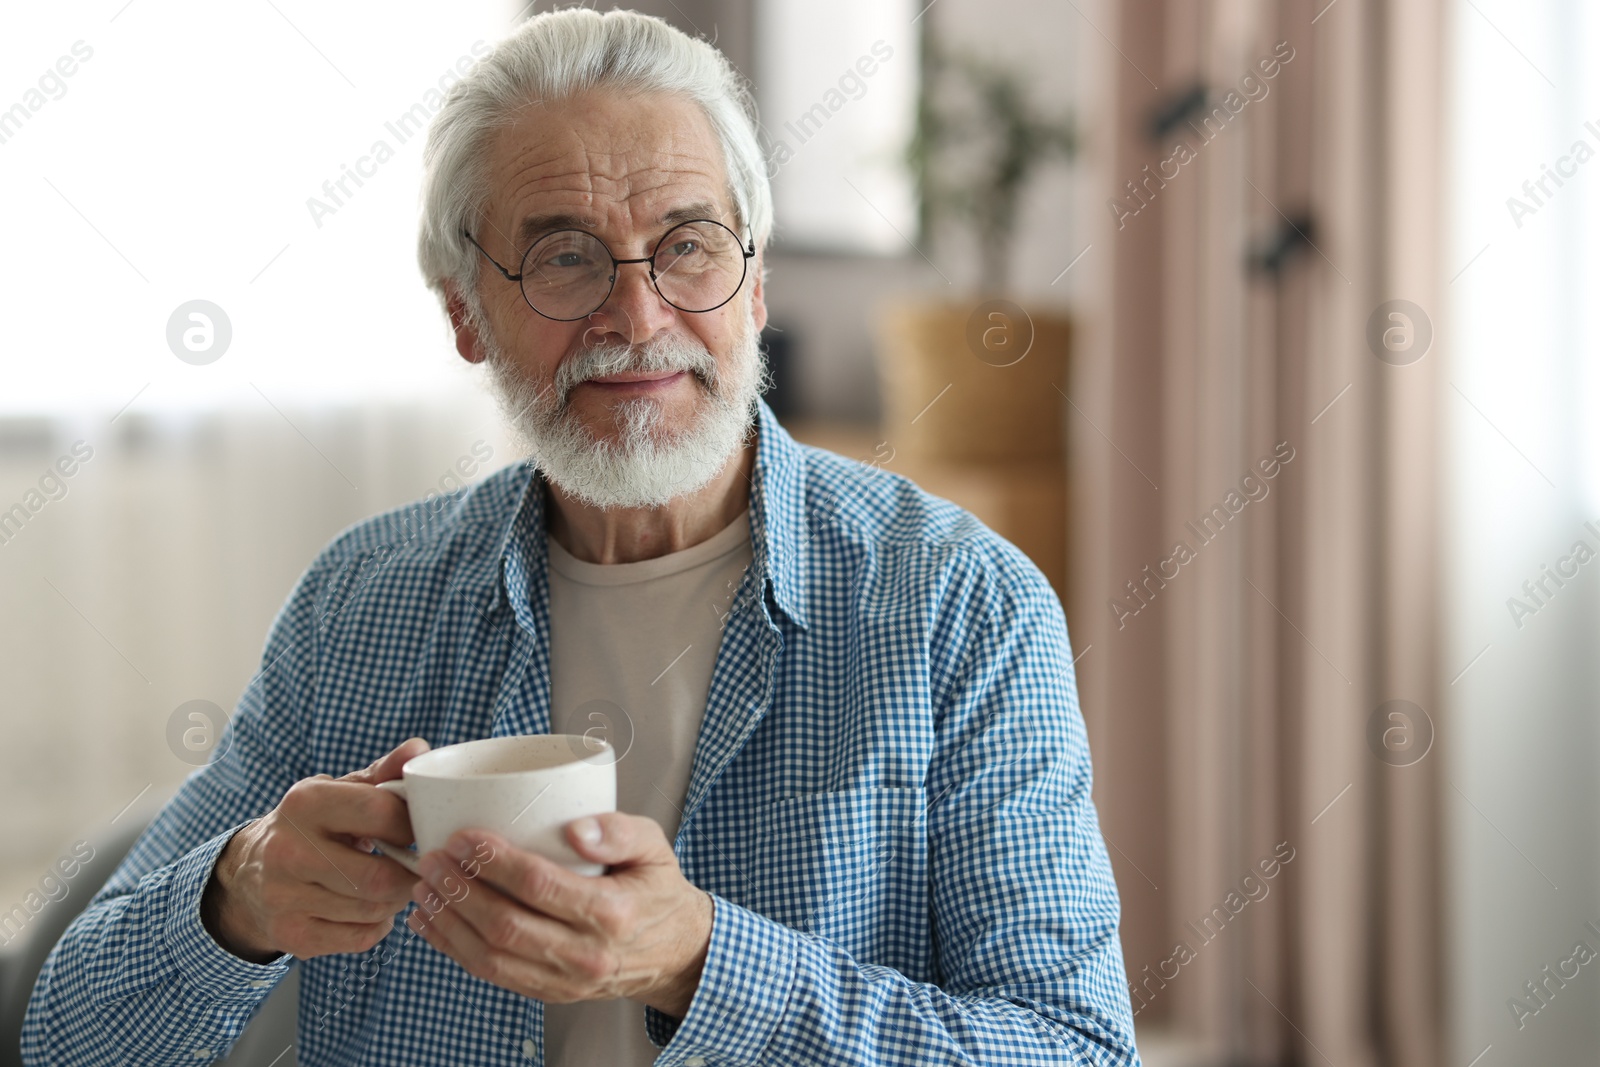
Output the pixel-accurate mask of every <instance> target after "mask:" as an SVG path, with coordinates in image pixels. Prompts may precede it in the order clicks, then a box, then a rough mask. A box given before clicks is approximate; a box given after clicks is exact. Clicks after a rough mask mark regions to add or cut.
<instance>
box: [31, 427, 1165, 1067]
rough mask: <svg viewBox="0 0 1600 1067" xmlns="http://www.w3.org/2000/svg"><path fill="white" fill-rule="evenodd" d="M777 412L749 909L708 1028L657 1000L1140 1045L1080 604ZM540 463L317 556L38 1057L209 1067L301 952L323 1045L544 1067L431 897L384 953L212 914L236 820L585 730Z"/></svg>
mask: <svg viewBox="0 0 1600 1067" xmlns="http://www.w3.org/2000/svg"><path fill="white" fill-rule="evenodd" d="M757 407H758V413H757V418H758V425H759V437H758V442H757V455H756V462H755V468H754V474H753V477H752V481H751V493H750V520H751V521H750V526H751V536H752V548H753V563H752V565H751V566H750V567H749V568H748V569H747V570H746V571H745V574H744V578H743V579H742V584H741V585H740V586H739V588H738V590H737V591H736V593H735V596H734V599H733V608H732V610H731V611H730V612H729V613H728V614H727V615H726V616H725V621H724V624H723V631H722V648H721V651H720V653H719V656H718V658H717V661H716V667H715V672H714V675H713V677H712V682H711V689H710V694H709V696H708V698H707V705H706V710H705V717H704V721H703V723H702V726H701V729H700V735H699V741H698V744H697V747H696V749H695V753H694V762H693V766H692V770H691V775H690V780H689V787H688V795H687V799H686V801H685V803H684V806H683V818H682V822H681V825H680V828H679V830H678V834H677V837H676V840H674V842H673V848H674V850H675V851H676V853H677V856H678V860H679V863H680V865H681V867H682V869H683V872H684V875H685V876H686V877H687V878H688V879H689V880H690V881H691V882H693V883H694V884H695V885H697V886H699V887H701V888H703V889H705V890H707V891H708V892H709V893H710V894H711V896H712V901H713V905H714V908H715V912H714V920H713V929H712V934H711V941H710V946H709V949H708V951H707V955H706V959H705V966H704V971H703V973H702V974H701V977H700V984H699V988H698V990H697V991H696V993H695V995H694V999H693V1001H692V1003H691V1005H690V1007H689V1009H688V1012H687V1013H686V1014H685V1015H684V1017H683V1018H682V1019H678V1018H674V1017H671V1016H668V1015H666V1014H664V1013H662V1012H660V1011H658V1010H656V1009H655V1008H651V1007H642V1008H641V1010H642V1012H643V1014H644V1022H645V1025H646V1029H647V1032H648V1034H649V1036H650V1039H651V1041H652V1042H653V1043H654V1044H655V1045H657V1046H658V1047H659V1048H660V1049H661V1054H660V1057H659V1058H658V1059H657V1061H656V1062H657V1063H658V1064H665V1065H674V1067H675V1065H679V1064H683V1065H686V1067H698V1065H701V1064H704V1065H707V1067H713V1065H723V1064H755V1063H761V1064H777V1065H784V1067H787V1065H811V1064H818V1065H821V1064H828V1065H833V1064H861V1065H866V1064H905V1065H913V1064H915V1065H918V1067H922V1065H926V1064H957V1063H959V1064H981V1065H983V1067H999V1065H1002V1064H1030V1065H1031V1064H1098V1065H1104V1067H1109V1065H1112V1064H1137V1063H1138V1062H1139V1061H1138V1057H1137V1055H1136V1053H1135V1052H1134V1043H1133V1019H1132V1014H1131V1009H1130V1005H1129V999H1128V993H1127V988H1126V985H1125V981H1126V979H1125V976H1124V971H1123V961H1122V952H1121V948H1120V946H1119V943H1118V937H1117V919H1118V907H1119V906H1118V900H1117V890H1116V885H1115V883H1114V882H1113V880H1112V875H1111V866H1110V863H1109V862H1108V860H1107V857H1106V851H1105V846H1104V843H1103V841H1102V838H1101V835H1100V830H1099V825H1098V822H1097V818H1096V814H1095V808H1094V804H1093V801H1092V800H1091V798H1090V763H1089V749H1088V743H1087V738H1086V735H1085V732H1084V725H1083V719H1082V716H1081V714H1080V712H1079V710H1078V699H1077V686H1076V682H1075V679H1074V674H1073V667H1072V654H1071V651H1070V647H1069V644H1068V639H1067V628H1066V619H1065V617H1064V615H1063V613H1062V610H1061V602H1060V600H1059V599H1058V598H1057V597H1056V595H1055V593H1054V591H1053V590H1052V589H1051V587H1050V586H1049V584H1048V583H1047V582H1046V580H1045V579H1044V577H1043V575H1041V573H1040V572H1039V570H1038V568H1037V567H1036V566H1034V564H1033V563H1032V562H1030V561H1029V560H1028V559H1027V557H1025V556H1024V555H1023V554H1022V553H1021V552H1020V551H1019V550H1018V549H1017V548H1016V547H1015V546H1013V545H1012V544H1010V543H1009V542H1007V541H1005V540H1003V539H1002V538H1000V537H999V536H997V535H996V534H995V533H994V532H993V531H991V530H990V529H988V528H987V527H985V526H983V525H982V524H981V523H979V522H978V521H977V520H976V519H974V518H973V517H972V516H971V515H970V514H969V513H967V512H965V511H963V510H962V509H960V508H958V507H956V506H955V505H953V504H951V503H949V502H948V501H944V500H941V499H939V498H937V497H933V496H930V495H929V494H927V493H926V492H924V491H922V490H921V489H919V488H918V487H917V486H916V485H914V484H913V483H912V482H910V481H908V480H907V479H905V478H903V477H901V476H899V475H897V474H893V473H889V472H886V471H882V470H879V469H875V468H872V467H868V466H865V465H863V464H861V463H858V462H854V461H851V460H848V459H845V458H843V457H840V456H838V455H835V454H833V453H830V452H826V451H823V450H820V449H816V448H812V447H810V446H806V445H801V444H798V443H797V442H795V441H794V440H793V439H792V438H791V437H790V436H789V435H788V434H787V433H786V432H785V431H784V430H783V428H782V427H780V426H779V425H778V423H777V421H776V419H775V418H774V416H773V414H772V411H771V409H770V408H769V407H768V406H767V405H766V404H765V403H764V402H760V401H758V402H757ZM539 485H540V478H539V476H538V474H537V472H536V471H535V470H534V469H533V468H532V467H531V465H530V464H528V463H526V462H524V463H519V464H515V465H512V466H508V467H505V468H503V469H501V470H499V471H496V472H494V473H493V474H491V475H489V476H488V477H486V478H484V479H483V480H482V481H480V482H479V483H477V484H476V485H473V486H470V487H467V488H465V489H463V490H459V491H457V492H456V493H453V494H451V495H448V496H443V497H438V496H433V497H431V498H430V499H427V500H424V501H418V502H416V503H413V504H411V505H409V506H407V507H403V508H400V509H397V510H395V511H392V512H388V513H385V514H383V515H379V516H377V517H375V518H372V519H369V520H366V521H364V522H361V523H359V524H357V525H355V526H353V527H351V528H350V529H349V530H346V531H345V532H344V533H342V534H340V535H339V537H338V538H336V539H335V540H334V541H333V543H332V544H331V545H329V547H328V548H327V549H326V550H324V551H323V552H322V554H321V555H320V556H318V557H317V559H316V560H315V561H314V562H313V563H312V564H311V566H310V568H309V569H308V570H307V571H306V572H305V574H304V575H303V576H302V577H301V579H300V581H299V583H298V584H297V585H296V586H295V588H294V590H293V592H292V593H291V594H290V596H289V599H288V601H287V603H285V605H284V606H283V608H282V609H281V611H280V612H279V614H278V616H277V619H276V620H275V621H274V623H273V625H272V629H271V632H270V634H269V635H268V637H267V643H266V649H265V652H264V654H263V656H262V668H261V671H260V672H259V673H258V674H257V675H256V676H255V677H254V678H253V679H252V680H251V681H250V683H249V685H248V687H247V688H246V690H245V692H244V695H243V696H242V698H241V699H240V702H239V706H238V709H237V711H236V713H235V714H234V716H233V718H232V719H231V721H230V723H229V726H228V729H227V730H226V731H225V732H224V734H223V737H222V740H221V742H220V745H219V749H218V752H220V753H222V755H220V756H219V755H216V754H214V755H213V757H212V759H211V762H210V763H208V764H207V765H206V766H205V767H202V768H200V769H198V770H197V771H196V772H194V773H193V774H192V775H190V777H189V778H188V779H187V780H186V781H185V782H184V783H183V786H182V788H181V789H179V791H178V793H177V795H176V796H175V797H174V798H173V799H172V800H171V802H170V803H168V804H167V805H166V807H165V808H164V809H163V810H162V812H161V813H160V815H159V816H158V817H157V818H156V820H155V821H154V823H153V824H152V825H151V826H150V827H149V829H148V830H147V831H146V832H145V833H144V835H143V836H142V837H141V838H140V839H139V841H138V843H137V844H136V845H135V847H134V849H133V851H132V852H131V853H130V854H129V855H128V857H127V858H126V860H125V861H124V862H123V863H122V864H121V866H120V867H118V868H117V870H116V872H115V873H114V874H113V875H112V877H111V879H110V881H109V882H108V883H107V884H106V885H105V887H104V888H102V889H101V890H100V891H99V893H97V894H96V895H95V897H94V899H93V900H92V901H90V903H89V904H88V906H87V907H86V909H85V911H84V912H83V913H82V914H81V915H80V916H79V917H78V918H77V919H76V920H75V921H74V922H73V923H72V925H71V927H70V928H69V929H68V930H67V932H66V934H65V935H64V936H63V938H62V940H61V942H60V943H59V944H58V945H57V946H56V948H55V950H54V951H53V952H52V953H51V955H50V958H49V961H48V962H47V963H46V964H45V967H44V970H43V972H42V973H41V974H40V977H39V981H38V984H37V986H36V987H35V990H34V995H33V1000H32V1003H31V1004H30V1006H29V1009H28V1015H27V1019H26V1023H25V1028H24V1031H23V1038H22V1048H23V1059H24V1061H25V1062H26V1063H29V1064H52V1065H71V1067H90V1065H94V1064H107V1065H110V1064H119V1065H120V1064H138V1065H141V1067H153V1065H157V1064H185V1065H189V1064H194V1063H203V1062H209V1061H210V1060H211V1059H212V1058H214V1057H220V1056H221V1055H223V1054H224V1053H225V1052H226V1051H227V1049H228V1048H229V1047H230V1046H231V1045H232V1043H233V1042H234V1041H235V1039H236V1038H237V1037H238V1035H239V1033H240V1031H241V1030H242V1029H243V1028H244V1026H245V1024H246V1023H247V1022H248V1021H249V1019H250V1016H251V1013H252V1012H253V1011H255V1009H256V1008H257V1007H258V1006H259V1005H260V1004H261V1002H262V1000H263V999H265V998H266V996H267V995H268V993H269V992H270V991H271V989H272V987H273V986H274V985H275V984H276V983H277V982H278V981H279V980H280V979H282V978H283V976H284V975H285V974H286V973H287V972H288V969H289V967H290V966H291V965H292V964H298V966H300V967H301V968H302V974H301V987H300V1005H299V1035H298V1042H297V1045H296V1049H295V1053H296V1056H297V1057H298V1060H299V1062H300V1063H301V1064H302V1065H303V1067H324V1065H328V1067H331V1065H354V1064H363V1065H365V1064H374V1065H376V1064H382V1065H384V1067H398V1065H401V1064H405V1065H418V1064H449V1065H452V1067H464V1065H483V1067H489V1065H495V1067H512V1065H522V1064H527V1063H530V1062H539V1061H540V1060H541V1058H542V1056H541V1053H542V1050H543V1047H544V1045H543V1035H544V1005H543V1004H542V1003H541V1002H540V1001H538V1000H535V999H531V998H529V997H525V996H521V995H519V994H517V993H513V992H510V991H508V990H505V989H501V988H499V987H497V986H494V985H491V984H489V983H488V982H485V981H482V980H480V979H477V978H474V977H472V976H470V975H468V974H467V973H466V972H465V971H464V970H462V969H461V967H460V966H459V965H458V964H456V963H455V962H454V961H453V960H451V959H450V958H449V957H447V956H445V955H444V954H442V953H441V952H439V951H438V950H436V949H435V948H433V947H432V946H431V945H429V944H428V943H427V942H426V941H424V940H423V939H422V938H420V937H417V936H416V935H414V934H413V933H412V932H411V931H410V929H409V928H407V927H406V926H405V925H404V923H403V922H401V921H399V920H397V921H396V923H395V927H394V930H393V931H392V932H391V934H390V935H389V936H388V937H387V938H386V939H385V940H384V941H382V942H380V943H379V944H378V945H377V946H375V947H374V948H373V949H371V950H369V951H368V952H365V953H351V954H340V955H330V956H321V957H318V958H316V959H310V960H303V961H296V960H294V959H293V958H292V957H289V956H283V957H280V959H279V960H277V961H275V962H272V963H267V964H256V963H251V962H248V961H246V960H243V959H240V958H238V957H236V956H234V955H232V954H231V953H229V952H227V951H226V950H224V949H223V948H221V947H220V946H219V945H218V944H217V943H216V942H215V941H214V940H213V939H212V937H211V936H210V934H209V933H208V932H207V931H206V929H205V927H204V926H203V925H202V924H201V921H200V916H199V902H200V896H201V891H202V890H203V889H204V887H205V884H206V882H207V879H208V878H209V876H210V873H211V868H212V865H213V864H214V863H215V861H216V859H217V856H218V854H219V853H220V852H221V850H222V848H223V846H224V845H225V844H226V843H227V841H228V839H229V837H230V836H232V835H233V834H234V833H235V832H236V831H237V830H239V829H240V827H242V826H243V825H245V824H246V823H248V822H249V821H250V820H252V819H254V818H257V817H259V816H261V815H262V814H264V813H265V812H267V811H269V810H270V809H272V808H273V807H274V806H275V805H276V804H277V803H278V801H279V799H280V798H281V797H282V796H283V794H284V792H285V791H286V790H287V789H288V788H289V786H290V785H292V784H293V783H294V782H296V781H297V780H299V779H301V778H306V777H309V776H311V775H315V774H321V773H326V774H330V775H333V776H335V777H337V776H340V775H343V774H346V773H349V772H350V771H354V770H357V769H359V768H361V767H364V766H366V765H367V764H369V763H371V762H372V761H373V760H375V759H376V758H377V757H379V756H381V755H383V754H384V753H385V752H388V751H389V750H390V749H392V748H394V747H395V746H396V745H398V744H399V743H400V742H401V741H404V740H405V739H406V738H408V737H412V736H421V737H424V738H426V739H427V740H428V741H429V742H430V743H431V744H433V745H434V746H435V747H438V746H440V745H447V744H452V743H455V742H458V741H468V740H472V739H474V738H481V737H489V736H494V737H500V736H505V735H517V734H538V733H548V732H549V730H550V708H549V693H550V682H549V672H550V657H549V640H548V625H547V622H548V594H547V586H546V579H545V562H546V540H545V526H544V514H543V507H544V502H543V498H542V494H541V492H540V490H539ZM416 906H417V905H415V904H412V905H408V907H407V913H409V910H410V908H412V907H416Z"/></svg>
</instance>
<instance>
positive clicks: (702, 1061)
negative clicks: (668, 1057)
mask: <svg viewBox="0 0 1600 1067" xmlns="http://www.w3.org/2000/svg"><path fill="white" fill-rule="evenodd" d="M683 1067H706V1058H705V1057H704V1056H690V1057H689V1058H688V1059H686V1060H684V1061H683Z"/></svg>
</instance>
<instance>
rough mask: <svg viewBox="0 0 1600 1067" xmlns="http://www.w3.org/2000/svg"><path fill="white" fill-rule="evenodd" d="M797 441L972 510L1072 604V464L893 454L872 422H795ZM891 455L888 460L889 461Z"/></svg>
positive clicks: (788, 426)
mask: <svg viewBox="0 0 1600 1067" xmlns="http://www.w3.org/2000/svg"><path fill="white" fill-rule="evenodd" d="M784 428H785V429H787V430H788V431H789V433H790V435H791V436H793V437H794V439H795V440H797V441H801V442H803V443H805V444H808V445H815V446H816V447H818V448H825V449H827V450H828V451H830V452H837V453H838V454H839V455H841V456H845V457H846V458H849V459H854V460H858V461H860V462H863V463H870V462H874V461H878V464H879V466H880V467H881V468H882V469H884V470H889V471H894V472H895V473H897V474H903V475H905V476H906V477H907V478H910V479H911V480H912V481H914V482H916V483H917V484H918V485H920V486H921V487H922V488H924V489H926V490H927V491H928V492H930V493H932V494H933V495H934V496H939V497H943V498H944V499H946V500H949V501H951V502H952V503H955V504H958V505H960V506H961V507H963V508H965V509H967V510H968V511H970V512H972V514H973V515H975V516H976V517H977V518H978V520H979V521H980V522H982V523H983V524H984V525H985V526H988V527H989V528H990V529H992V530H994V531H995V532H996V533H998V534H999V535H1000V536H1001V537H1004V538H1005V539H1006V540H1007V541H1010V542H1011V543H1012V544H1014V545H1016V546H1017V547H1018V548H1020V549H1022V551H1023V552H1024V553H1026V554H1027V556H1028V558H1029V559H1031V560H1033V562H1034V563H1035V564H1037V565H1038V567H1039V570H1041V571H1043V572H1044V576H1045V577H1046V578H1048V579H1049V580H1050V584H1051V585H1052V586H1054V587H1055V591H1056V595H1057V596H1058V597H1060V598H1061V601H1062V603H1063V604H1065V603H1066V600H1067V585H1066V578H1067V471H1066V465H1065V464H1064V463H1051V462H1030V463H1003V464H1000V463H960V462H955V461H945V460H928V459H915V460H914V459H910V458H908V457H905V456H901V455H899V454H897V453H891V452H890V449H889V446H888V445H883V447H881V448H880V447H879V445H880V442H882V440H883V438H882V436H881V435H880V433H879V431H878V430H877V429H876V428H875V427H873V426H871V425H853V424H849V423H832V422H816V421H810V420H801V419H792V420H788V421H787V422H786V423H785V425H784ZM885 456H888V457H890V458H889V459H888V460H887V461H883V460H884V457H885Z"/></svg>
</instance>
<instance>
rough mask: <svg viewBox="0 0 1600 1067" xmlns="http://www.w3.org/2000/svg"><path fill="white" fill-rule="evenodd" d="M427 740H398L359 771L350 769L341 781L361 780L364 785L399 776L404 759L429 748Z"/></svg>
mask: <svg viewBox="0 0 1600 1067" xmlns="http://www.w3.org/2000/svg"><path fill="white" fill-rule="evenodd" d="M429 747H430V746H429V745H428V742H427V741H426V740H424V739H423V738H420V737H412V738H408V739H406V740H405V741H402V742H400V744H398V745H396V746H395V747H394V748H393V749H391V750H390V751H389V752H387V753H385V754H384V755H382V756H380V757H378V758H377V759H376V760H373V761H372V763H370V764H368V765H367V766H366V767H364V768H362V769H361V770H359V771H351V772H350V773H349V774H347V775H345V776H344V777H343V778H341V779H339V781H341V782H362V783H365V784H366V785H377V784H378V783H379V782H388V781H391V780H393V779H395V778H398V777H400V768H401V767H403V766H405V762H406V760H408V759H410V758H412V757H413V756H420V755H422V754H423V753H424V752H426V751H428V749H429Z"/></svg>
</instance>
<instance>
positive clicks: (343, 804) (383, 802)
mask: <svg viewBox="0 0 1600 1067" xmlns="http://www.w3.org/2000/svg"><path fill="white" fill-rule="evenodd" d="M285 811H286V813H287V814H289V815H290V816H291V817H292V818H293V819H294V821H295V824H296V825H298V826H301V827H304V828H305V829H306V830H307V831H309V832H313V833H322V834H325V835H329V836H332V835H335V834H338V835H345V839H344V841H343V843H344V844H347V845H353V844H354V842H355V840H356V839H357V838H360V837H376V838H378V839H379V840H382V841H387V842H389V843H391V844H395V845H400V846H402V847H404V846H405V845H409V844H410V843H411V842H412V840H414V838H413V836H412V831H411V811H410V809H409V808H407V807H406V802H405V801H403V800H401V799H400V798H399V797H397V796H395V795H394V794H393V793H390V792H389V791H388V790H385V789H375V788H373V787H372V786H370V785H363V784H361V783H358V782H348V781H344V780H343V779H333V780H329V781H311V782H305V783H303V784H302V785H301V786H299V787H298V790H297V795H296V797H295V803H294V804H293V805H292V806H286V808H285Z"/></svg>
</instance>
